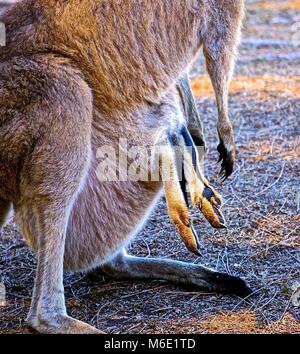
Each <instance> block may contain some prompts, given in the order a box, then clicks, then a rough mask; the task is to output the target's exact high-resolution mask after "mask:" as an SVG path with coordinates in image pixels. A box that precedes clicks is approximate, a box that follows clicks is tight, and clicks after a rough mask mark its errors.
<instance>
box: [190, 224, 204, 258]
mask: <svg viewBox="0 0 300 354" xmlns="http://www.w3.org/2000/svg"><path fill="white" fill-rule="evenodd" d="M191 229H192V233H193V235H194V237H195V240H196V242H197V250H195V251H194V254H195V255H196V256H202V254H201V252H200V248H201V245H200V240H199V237H198V235H197V233H196V231H195V229H194V226H193V225H191Z"/></svg>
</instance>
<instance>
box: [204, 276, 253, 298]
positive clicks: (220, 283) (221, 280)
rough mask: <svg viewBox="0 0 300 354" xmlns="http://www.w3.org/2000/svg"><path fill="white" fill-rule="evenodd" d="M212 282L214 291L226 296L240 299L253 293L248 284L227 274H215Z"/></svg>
mask: <svg viewBox="0 0 300 354" xmlns="http://www.w3.org/2000/svg"><path fill="white" fill-rule="evenodd" d="M211 277H212V279H210V281H211V282H212V284H213V287H214V290H215V291H217V292H220V293H224V294H232V295H237V296H240V297H247V296H249V295H251V294H252V293H253V290H252V289H250V288H249V287H248V285H247V284H246V282H245V281H244V280H243V279H241V278H239V277H234V276H232V275H229V274H226V273H218V272H216V273H213V274H212V275H211Z"/></svg>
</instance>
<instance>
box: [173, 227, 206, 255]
mask: <svg viewBox="0 0 300 354" xmlns="http://www.w3.org/2000/svg"><path fill="white" fill-rule="evenodd" d="M175 226H176V228H177V230H178V232H179V234H180V237H181V239H182V241H183V243H184V244H185V246H186V248H187V249H188V250H189V251H190V252H192V253H194V254H195V255H196V256H201V252H200V241H199V237H198V235H197V233H196V231H195V229H194V227H193V224H192V222H191V221H189V223H188V224H185V223H183V222H182V221H180V222H177V223H175Z"/></svg>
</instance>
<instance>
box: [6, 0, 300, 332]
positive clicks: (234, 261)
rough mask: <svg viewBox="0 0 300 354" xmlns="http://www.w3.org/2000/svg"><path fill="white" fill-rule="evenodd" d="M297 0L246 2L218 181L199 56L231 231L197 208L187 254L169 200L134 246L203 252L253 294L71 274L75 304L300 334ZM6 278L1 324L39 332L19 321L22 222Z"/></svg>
mask: <svg viewBox="0 0 300 354" xmlns="http://www.w3.org/2000/svg"><path fill="white" fill-rule="evenodd" d="M299 45H300V1H253V0H252V1H247V16H246V21H245V26H244V34H243V42H242V45H241V47H240V56H239V58H238V61H237V67H236V70H235V76H234V80H233V83H232V85H231V96H230V112H231V118H232V121H233V124H234V129H235V133H236V138H237V149H238V155H237V168H236V171H235V173H234V175H233V177H232V178H231V179H230V180H228V181H227V182H226V183H225V184H223V185H222V184H221V183H220V181H219V179H218V175H217V171H218V169H219V167H218V166H217V164H216V161H217V153H216V145H217V139H216V127H215V126H216V108H215V101H214V97H213V94H212V89H211V86H210V83H209V80H208V78H207V76H206V74H205V70H204V67H203V59H202V57H200V58H199V60H198V61H197V63H196V64H195V66H194V68H193V70H192V84H193V89H194V93H195V95H196V97H197V102H198V104H199V110H200V112H201V116H202V118H203V120H204V122H205V127H206V136H207V140H208V147H209V151H208V154H207V159H206V174H207V175H208V176H209V179H210V181H211V182H212V184H213V185H214V186H215V187H216V188H217V190H218V191H220V192H221V193H222V195H223V197H224V200H225V206H224V208H223V210H224V213H225V215H226V218H227V221H228V226H229V227H228V229H227V230H224V231H223V230H222V231H219V230H217V231H216V230H213V229H212V228H211V227H210V226H209V225H208V223H207V222H205V221H204V220H203V217H202V216H201V215H199V214H198V213H197V212H195V213H193V214H194V218H195V225H196V229H197V231H198V233H199V235H201V237H202V250H201V251H202V257H199V258H196V257H194V256H193V255H190V254H189V253H188V252H187V251H186V250H185V247H184V246H183V244H182V243H181V242H180V241H179V238H178V235H177V233H176V231H175V230H174V227H173V226H172V225H171V224H170V222H169V220H168V217H167V214H166V207H165V202H164V200H163V199H162V200H161V201H160V203H159V205H158V206H157V208H156V210H155V212H154V213H153V214H152V216H151V217H150V219H149V221H148V223H147V225H146V227H145V228H144V229H143V231H142V232H141V233H140V234H139V236H138V237H137V239H136V240H135V241H134V242H133V243H132V244H131V246H130V249H129V251H130V252H131V253H132V254H135V255H140V256H150V255H151V256H160V257H166V258H174V259H180V260H185V261H190V262H195V263H201V264H204V265H206V266H209V267H211V268H215V269H218V270H219V271H226V272H228V273H230V274H234V275H239V276H241V277H243V278H244V279H245V280H246V281H247V282H248V283H249V284H250V285H251V287H252V288H253V289H254V290H255V292H254V294H253V295H252V296H250V297H248V298H247V299H241V298H238V297H235V296H228V295H226V296H225V295H217V294H213V293H205V292H201V291H198V290H197V289H195V288H184V287H179V286H176V285H171V284H167V283H164V282H158V281H157V282H155V281H153V282H150V281H149V282H141V281H139V282H132V281H130V282H129V281H112V280H110V279H104V278H103V277H101V276H96V275H95V274H94V275H85V274H76V275H71V274H66V276H65V289H66V299H67V300H66V301H67V307H68V311H69V314H70V315H72V316H74V317H76V318H79V319H82V320H85V321H87V322H89V323H91V324H93V325H95V326H97V327H98V328H99V329H101V330H104V331H106V332H108V333H300V308H299V307H297V306H296V305H297V303H296V301H295V289H296V287H297V282H300V270H299V269H300V267H299V265H300V236H299V231H300V215H299V211H300V195H299V175H300V164H299V153H300V150H299V143H300V138H299V136H300V135H299V133H300V126H299V118H300V47H299ZM0 241H1V242H0V272H1V273H0V278H2V281H3V282H4V283H5V285H6V289H7V305H6V306H5V307H0V333H33V331H32V330H30V329H29V328H28V327H26V325H25V324H24V319H25V317H26V313H27V311H28V309H29V304H30V296H31V291H32V285H33V277H34V269H35V259H34V256H33V254H32V253H31V252H30V251H29V250H28V248H27V247H26V245H25V242H24V241H23V239H22V237H21V236H20V234H19V232H18V230H17V228H16V226H15V225H14V224H13V223H11V224H10V225H9V226H7V227H6V228H5V229H4V231H3V232H2V235H1V236H0Z"/></svg>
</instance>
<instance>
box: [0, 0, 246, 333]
mask: <svg viewBox="0 0 300 354" xmlns="http://www.w3.org/2000/svg"><path fill="white" fill-rule="evenodd" d="M242 17H243V1H242V0H226V1H225V0H207V1H203V0H174V1H169V0H113V1H110V0H97V1H96V0H68V1H65V0H24V1H20V2H18V3H17V4H15V5H13V6H12V7H10V8H9V9H7V10H6V11H5V12H4V13H3V14H2V15H1V16H0V21H1V22H3V23H5V25H6V30H7V34H6V41H7V43H6V46H5V47H3V48H1V49H0V223H1V224H4V221H5V218H6V215H7V213H8V211H9V209H10V207H11V206H13V208H14V211H15V220H16V223H17V224H18V226H19V228H20V230H21V232H22V234H23V235H24V237H25V239H26V240H27V242H28V244H29V246H30V247H31V248H32V249H33V250H34V251H35V252H36V253H37V260H38V263H37V270H36V279H35V284H34V289H33V295H32V303H31V307H30V310H29V314H28V317H27V322H28V324H29V325H30V326H31V327H33V328H34V329H36V330H37V331H39V332H41V333H101V331H99V330H98V329H96V328H94V327H92V326H90V325H89V324H86V323H83V322H81V321H79V320H76V319H74V318H71V317H69V316H68V315H67V312H66V307H65V299H64V288H63V270H64V269H65V270H68V271H89V270H92V269H96V271H99V272H104V274H105V275H107V276H110V277H114V278H129V279H162V280H166V281H173V282H176V283H183V284H193V285H196V286H198V287H199V288H205V289H209V290H211V291H220V292H226V293H234V294H237V295H240V296H243V295H247V294H249V293H250V292H251V290H250V288H249V287H248V286H247V285H246V284H245V282H244V281H243V280H242V279H240V278H237V277H234V276H229V275H227V274H223V273H218V272H216V271H213V270H210V269H207V268H205V267H203V266H201V265H196V264H188V263H184V262H179V261H173V260H165V259H153V258H141V257H133V256H130V255H128V254H127V253H126V250H125V249H126V245H127V244H128V242H129V241H130V240H131V239H132V237H134V236H135V235H136V234H137V232H138V231H139V230H140V228H141V227H142V226H143V225H144V223H145V221H146V220H147V216H148V215H149V214H150V212H151V210H152V209H153V207H154V206H155V204H156V202H157V200H158V198H159V197H160V196H161V192H162V188H163V189H164V192H165V196H166V201H167V207H168V212H169V215H170V218H171V220H172V221H173V222H174V224H175V225H176V227H177V229H178V231H179V234H180V236H181V237H182V239H183V241H184V242H185V244H186V245H187V247H188V248H189V249H190V250H191V251H192V252H194V253H197V251H198V239H197V235H196V234H195V231H194V229H193V226H192V221H191V219H190V215H189V206H188V205H187V203H188V200H187V196H186V193H185V191H184V188H183V186H184V185H185V184H187V185H188V187H189V190H190V199H191V201H192V204H193V205H194V206H196V207H198V208H199V209H200V210H201V211H202V213H203V214H204V215H205V217H206V218H207V219H208V221H209V222H210V223H211V224H212V225H213V226H215V227H224V218H223V216H222V213H221V211H220V210H219V206H220V204H221V197H220V196H219V195H218V193H217V192H216V191H214V189H213V188H212V187H211V186H210V185H209V184H208V181H207V180H206V179H205V177H204V175H203V172H202V170H201V168H200V167H199V166H198V164H199V160H200V158H199V156H197V154H195V151H196V149H195V146H194V145H195V144H194V141H193V138H192V135H193V136H194V138H195V139H198V141H200V142H201V144H202V145H204V137H203V134H202V128H201V121H200V120H199V117H198V116H197V115H195V112H196V108H195V106H194V101H193V98H192V95H191V92H190V88H189V84H188V81H187V79H186V72H187V70H188V68H189V65H190V64H191V63H192V62H193V60H194V58H195V56H196V55H197V53H198V52H199V50H200V48H201V47H202V46H203V49H204V54H205V57H206V61H207V68H208V72H209V74H210V76H211V79H212V83H213V86H214V89H215V92H216V98H217V105H218V112H219V115H218V133H219V137H220V145H219V148H218V149H219V152H220V157H221V160H222V171H223V174H224V177H227V176H229V175H230V173H231V172H232V169H233V164H234V138H233V131H232V126H231V124H230V121H229V119H228V108H227V94H228V83H229V80H230V75H231V72H232V67H233V63H234V56H235V51H236V46H237V42H238V38H239V34H240V27H241V21H242ZM187 115H188V116H189V115H194V118H195V119H192V120H191V121H190V122H189V121H188V118H189V117H187ZM188 129H190V132H189V130H188ZM120 137H122V138H125V139H126V141H127V142H128V146H129V147H130V146H144V147H146V148H147V149H148V148H149V149H150V148H152V147H153V146H156V145H160V144H161V143H163V144H164V146H165V150H164V156H163V157H164V158H165V159H166V160H168V161H169V166H170V176H171V178H169V179H165V180H164V179H163V178H162V179H161V180H159V181H151V180H149V181H140V180H138V181H133V180H127V181H122V180H120V179H118V180H113V181H105V182H100V181H99V178H98V176H97V168H98V165H99V161H98V151H99V148H100V147H101V146H110V147H113V148H116V149H117V148H118V145H119V138H120ZM195 141H196V140H195ZM176 146H180V147H182V149H184V150H189V149H188V147H192V150H191V151H192V152H190V150H189V152H188V154H187V155H188V158H187V161H186V162H185V163H186V165H187V166H188V167H190V169H189V173H187V174H186V175H185V176H184V178H183V181H181V182H180V180H179V178H178V172H179V168H178V165H177V161H176V158H175V154H174V148H175V147H176ZM161 157H162V156H161ZM160 172H161V175H162V177H163V171H162V170H161V169H160Z"/></svg>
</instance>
